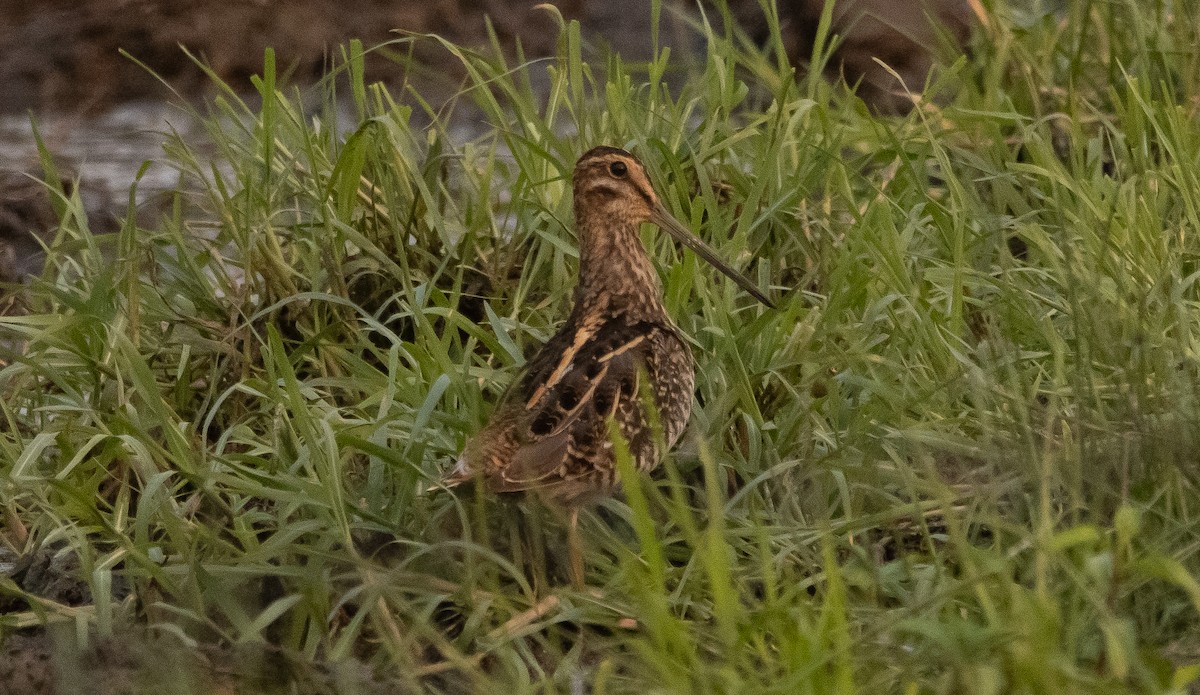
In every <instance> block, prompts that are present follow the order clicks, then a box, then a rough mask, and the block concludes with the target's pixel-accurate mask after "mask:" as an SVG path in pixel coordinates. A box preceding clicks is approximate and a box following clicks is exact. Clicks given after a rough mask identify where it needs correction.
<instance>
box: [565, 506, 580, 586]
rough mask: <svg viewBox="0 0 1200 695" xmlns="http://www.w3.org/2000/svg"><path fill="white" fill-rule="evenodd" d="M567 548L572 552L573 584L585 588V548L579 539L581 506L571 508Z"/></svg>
mask: <svg viewBox="0 0 1200 695" xmlns="http://www.w3.org/2000/svg"><path fill="white" fill-rule="evenodd" d="M567 549H568V551H569V552H570V554H571V585H572V586H574V587H575V588H576V589H582V588H583V548H582V547H581V545H580V540H579V507H572V508H571V518H570V520H569V521H568V522H567Z"/></svg>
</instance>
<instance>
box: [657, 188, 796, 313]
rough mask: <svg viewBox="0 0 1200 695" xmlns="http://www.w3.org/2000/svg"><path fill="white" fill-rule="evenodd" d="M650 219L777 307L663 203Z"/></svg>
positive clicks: (717, 267) (706, 260)
mask: <svg viewBox="0 0 1200 695" xmlns="http://www.w3.org/2000/svg"><path fill="white" fill-rule="evenodd" d="M650 221H651V222H653V223H654V224H656V225H658V226H659V227H661V228H662V229H664V230H666V232H667V233H668V234H670V235H671V236H673V237H675V238H676V239H678V240H679V243H681V244H683V245H684V246H686V247H688V248H689V249H691V250H693V251H695V252H696V255H697V256H699V257H701V258H703V259H704V261H705V262H706V263H708V264H709V265H711V266H712V267H714V268H716V269H717V270H719V271H721V272H722V273H724V274H725V275H726V276H727V277H728V278H729V279H730V280H733V281H734V282H736V283H737V284H738V285H739V286H740V287H741V288H742V289H744V290H746V291H747V292H749V293H750V294H752V295H753V296H754V298H755V299H757V300H758V301H760V302H762V303H763V304H765V305H767V306H768V307H771V308H772V309H774V308H775V305H774V304H773V303H772V302H771V300H770V299H767V295H765V294H763V293H762V291H761V290H759V289H758V287H757V286H755V284H754V283H752V282H750V279H749V278H747V277H746V276H745V275H742V274H741V273H739V272H738V271H736V270H734V269H733V268H731V267H729V265H728V264H726V263H725V261H723V260H721V259H720V258H719V257H718V256H717V252H716V251H714V250H713V249H712V247H711V246H709V245H708V244H706V243H704V240H703V239H701V238H700V237H698V236H696V235H695V234H693V233H692V232H691V230H690V229H688V228H687V227H685V226H683V223H682V222H680V221H679V220H677V219H675V218H674V217H673V216H672V215H671V213H669V212H667V209H666V208H665V207H663V205H662V203H658V204H656V205H655V206H654V209H653V213H652V214H651V216H650Z"/></svg>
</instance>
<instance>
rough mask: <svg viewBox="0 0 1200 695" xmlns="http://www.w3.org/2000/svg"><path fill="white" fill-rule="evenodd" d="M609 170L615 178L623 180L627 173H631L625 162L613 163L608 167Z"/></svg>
mask: <svg viewBox="0 0 1200 695" xmlns="http://www.w3.org/2000/svg"><path fill="white" fill-rule="evenodd" d="M608 170H609V171H610V172H611V173H612V175H613V176H616V177H617V178H621V177H622V176H624V175H625V172H627V171H629V167H627V166H625V162H613V163H612V164H609V165H608Z"/></svg>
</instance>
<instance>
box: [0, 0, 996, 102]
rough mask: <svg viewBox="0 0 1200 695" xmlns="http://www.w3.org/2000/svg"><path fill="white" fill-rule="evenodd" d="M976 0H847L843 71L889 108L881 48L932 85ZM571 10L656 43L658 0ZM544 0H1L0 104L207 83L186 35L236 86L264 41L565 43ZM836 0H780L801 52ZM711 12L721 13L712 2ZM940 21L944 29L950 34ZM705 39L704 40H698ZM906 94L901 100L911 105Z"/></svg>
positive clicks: (316, 68) (535, 50)
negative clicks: (652, 34) (945, 42)
mask: <svg viewBox="0 0 1200 695" xmlns="http://www.w3.org/2000/svg"><path fill="white" fill-rule="evenodd" d="M971 2H972V0H890V1H889V0H839V1H838V2H837V3H836V4H835V6H834V8H835V9H834V12H833V25H832V30H833V33H835V34H838V35H840V36H841V37H842V39H843V45H842V48H841V50H840V54H839V55H840V58H839V60H837V61H835V63H834V65H833V67H832V70H833V71H834V72H837V71H841V70H844V71H845V72H846V74H847V77H848V78H849V80H850V81H851V82H854V81H857V80H858V79H859V78H862V79H863V82H864V84H865V85H866V89H865V90H864V93H863V96H864V97H865V98H866V99H867V100H868V101H871V102H878V103H879V104H880V105H883V106H886V107H888V108H894V107H895V106H897V105H898V104H894V103H892V101H893V100H892V99H891V97H890V95H888V94H887V93H888V92H890V91H891V90H893V89H894V88H895V87H896V86H897V85H896V84H895V83H894V79H893V78H891V77H890V76H889V75H888V74H887V72H886V71H885V70H884V69H882V68H881V67H880V66H878V65H877V64H876V63H875V61H874V58H875V57H878V58H880V59H882V60H883V61H884V62H886V63H888V64H889V65H891V66H892V67H893V68H894V69H895V70H896V71H897V72H898V73H899V74H900V75H901V77H902V78H904V81H905V82H906V83H907V84H909V85H910V86H912V87H917V88H919V87H920V86H921V85H922V84H923V83H924V75H925V72H926V71H927V70H928V68H929V66H930V65H931V64H932V63H933V61H934V57H935V54H936V53H937V50H938V45H939V42H941V39H942V38H948V39H949V43H951V44H958V45H960V46H961V45H963V44H964V43H965V41H966V39H967V37H968V34H969V31H970V25H971V23H972V21H973V16H974V15H973V13H972V10H971ZM552 4H553V5H554V6H555V7H557V9H558V11H559V12H560V13H561V14H562V15H563V16H564V17H565V18H567V19H578V20H579V21H580V22H581V23H582V24H583V28H584V31H585V35H589V36H592V37H595V38H597V39H599V42H601V43H609V44H612V45H613V47H614V48H615V49H616V50H618V51H620V52H621V53H622V54H623V55H626V56H631V57H633V58H635V59H636V58H638V57H644V56H645V55H646V54H647V53H648V50H649V31H647V30H646V27H647V26H648V24H649V21H650V3H625V2H617V1H616V0H555V1H554V2H553V3H552ZM535 5H536V3H534V2H532V1H531V0H430V1H429V2H394V1H392V0H295V2H290V3H288V4H287V5H286V8H287V9H286V10H281V9H280V8H279V6H278V5H275V4H273V3H267V2H259V1H256V0H241V1H236V0H235V1H234V2H227V1H225V0H182V1H179V2H166V1H165V0H82V1H79V2H76V1H74V0H42V1H41V2H37V3H29V2H26V1H25V0H0V17H4V18H5V21H4V22H3V24H2V25H0V84H3V85H5V89H3V90H0V112H8V113H22V112H25V111H26V110H29V109H33V110H35V111H60V112H61V111H65V112H76V113H99V112H102V111H103V110H105V109H107V108H109V107H110V106H112V105H113V104H116V103H121V102H125V101H129V100H136V99H144V98H147V97H150V98H164V97H166V96H167V95H168V91H167V90H166V89H165V88H164V87H163V86H162V85H161V84H160V83H159V81H158V80H157V79H156V78H155V77H154V76H153V75H151V74H150V73H149V72H147V70H146V69H145V68H143V67H141V66H139V65H137V64H136V63H135V62H134V61H132V60H130V59H129V58H127V57H125V56H124V55H122V51H124V52H125V53H127V54H129V55H130V56H133V57H135V58H137V59H138V60H140V61H142V62H143V63H145V64H146V65H147V66H148V67H149V68H151V69H152V70H154V71H155V72H157V73H158V75H159V76H161V77H162V78H163V79H165V80H166V81H167V82H169V83H170V84H171V86H172V87H173V88H174V89H176V90H178V91H179V92H180V93H181V94H184V95H202V94H204V93H206V92H207V90H208V89H209V86H210V85H209V83H210V80H209V79H208V78H207V77H206V76H205V74H204V72H203V71H202V70H201V69H200V68H199V67H198V66H197V65H196V64H195V63H194V62H193V61H192V59H190V58H188V57H187V55H186V54H185V53H184V52H183V51H182V50H181V49H180V46H184V47H187V48H188V49H189V50H190V51H191V52H192V53H194V54H195V55H196V56H199V57H200V58H202V60H203V61H204V62H205V63H206V64H208V65H210V66H211V67H212V69H213V71H214V72H215V73H216V74H217V75H219V76H220V77H221V78H222V79H225V80H227V81H229V82H230V83H231V84H233V85H234V86H235V88H245V87H248V85H249V82H248V80H249V77H250V76H251V75H254V74H257V73H258V72H260V70H261V66H262V56H263V51H264V49H266V48H267V47H274V48H275V49H276V51H277V53H278V56H279V64H280V65H281V66H287V67H288V69H289V72H290V75H291V78H292V81H293V82H296V83H300V84H303V83H305V82H309V81H312V80H314V79H316V78H318V77H320V76H321V74H322V73H323V70H324V69H325V67H326V65H327V64H328V62H329V60H328V54H329V51H331V50H334V49H335V48H336V47H337V46H339V45H341V44H344V43H346V42H347V41H349V40H350V39H352V38H358V39H362V41H363V42H364V43H365V44H366V45H368V46H371V45H375V44H379V43H382V42H384V41H388V40H395V39H398V38H399V37H400V36H401V35H402V34H398V33H397V31H400V32H416V33H436V34H439V35H441V36H444V37H446V38H448V39H450V40H452V41H454V42H456V43H459V44H464V45H467V46H480V45H484V44H486V43H487V41H488V26H489V18H490V24H491V26H492V27H493V28H494V30H495V33H496V37H497V38H498V39H499V41H500V43H501V45H503V46H506V47H508V48H510V49H512V48H514V47H515V46H516V45H517V43H518V42H520V44H521V46H522V49H523V51H524V53H525V55H526V56H529V57H536V56H544V55H548V54H550V53H552V52H553V51H554V48H555V44H556V42H557V31H556V24H555V20H554V18H553V17H552V15H551V13H550V12H548V11H547V10H546V9H539V8H537V7H535ZM665 5H666V6H665V10H664V12H663V22H664V26H663V36H664V38H665V39H666V41H667V42H668V43H671V42H675V43H676V45H678V43H679V42H681V41H683V42H686V41H688V40H689V38H690V39H691V41H693V42H697V39H696V37H695V35H694V33H689V32H688V30H687V29H686V28H685V27H686V24H687V23H688V22H689V21H694V20H696V19H697V18H698V16H699V13H698V12H697V10H696V7H695V4H694V3H690V2H684V1H683V0H674V1H673V2H670V1H669V2H667V3H666V4H665ZM730 6H731V7H732V9H733V15H734V16H735V17H736V18H737V19H738V21H740V22H741V23H743V24H744V25H745V26H746V27H747V28H748V29H749V30H750V32H751V33H752V34H753V35H755V36H756V38H758V39H759V40H760V41H764V42H765V41H766V40H767V39H768V34H767V32H766V23H765V21H764V19H763V12H762V9H761V7H760V5H759V3H758V1H757V0H730ZM823 7H824V2H823V0H780V1H779V16H780V20H781V24H782V39H783V41H784V43H785V45H786V46H787V51H788V55H789V57H790V58H791V59H792V62H793V63H794V64H796V65H797V66H800V67H803V65H804V64H805V63H806V62H807V60H808V58H809V55H810V54H811V50H812V41H813V38H814V37H815V35H816V30H817V25H818V22H819V20H820V16H821V11H822V9H823ZM706 9H707V10H708V12H707V14H708V16H709V17H710V18H714V19H715V18H719V17H721V14H722V13H721V12H720V10H719V9H718V7H717V6H716V4H715V3H711V2H710V3H708V4H707V7H706ZM939 33H941V34H942V36H939ZM697 43H698V42H697ZM410 48H411V50H412V51H413V54H414V57H415V58H416V60H417V62H419V63H420V64H422V65H425V66H430V67H431V68H432V70H433V72H434V73H435V74H436V73H438V72H444V73H447V74H448V75H452V74H453V72H454V70H455V65H454V64H453V61H452V60H448V59H447V58H448V57H447V56H446V55H445V54H444V52H443V51H441V50H440V49H439V48H438V47H437V46H436V44H435V43H434V42H428V41H426V42H417V43H416V44H415V45H413V46H411V47H410V46H408V45H399V44H398V45H396V46H395V51H396V52H397V53H401V54H403V53H406V52H407V51H409V50H410ZM368 68H369V70H371V77H372V78H373V79H380V80H384V81H390V80H398V79H400V78H402V77H403V75H402V74H401V73H402V69H401V68H400V66H399V64H398V63H396V62H394V61H390V60H388V59H387V58H385V57H384V56H383V54H379V55H377V56H375V57H374V58H373V59H372V60H371V62H370V63H369V65H368ZM899 105H901V106H902V104H899Z"/></svg>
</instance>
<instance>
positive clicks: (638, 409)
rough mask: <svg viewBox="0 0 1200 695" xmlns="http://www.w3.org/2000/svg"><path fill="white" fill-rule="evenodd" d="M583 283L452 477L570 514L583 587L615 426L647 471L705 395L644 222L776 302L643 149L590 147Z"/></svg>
mask: <svg viewBox="0 0 1200 695" xmlns="http://www.w3.org/2000/svg"><path fill="white" fill-rule="evenodd" d="M572 194H573V197H574V201H573V206H574V217H575V227H576V232H577V236H578V240H579V279H578V284H577V285H576V286H575V290H574V294H573V298H572V304H573V305H572V309H571V313H570V315H569V316H568V318H567V320H566V322H565V323H564V324H563V326H562V328H561V329H559V331H558V332H557V333H555V334H554V335H553V337H551V338H550V340H549V341H547V342H546V343H545V345H544V346H543V347H542V348H541V349H540V350H539V351H538V352H536V354H535V355H534V356H533V357H532V358H531V359H529V360H528V361H527V362H526V364H525V366H524V368H523V370H522V372H521V373H520V374H519V375H518V376H517V378H516V379H515V380H514V382H513V383H512V385H511V386H510V387H509V388H508V389H507V390H506V391H505V393H504V394H503V395H502V396H501V398H500V399H499V402H498V404H497V406H496V407H495V409H494V411H493V412H492V415H491V417H490V419H489V420H488V422H487V424H486V425H485V426H484V427H483V429H481V430H480V431H479V432H478V433H477V434H476V435H475V436H473V437H471V438H470V439H469V440H468V441H467V443H466V445H465V446H464V448H463V450H462V453H461V455H460V456H459V458H458V460H457V462H456V464H455V466H454V468H453V469H452V470H451V471H450V472H449V474H448V475H447V476H446V477H445V478H444V479H443V481H442V484H443V485H444V486H446V487H452V486H455V485H458V484H461V483H465V482H468V481H472V480H475V481H478V482H481V483H482V484H483V485H485V486H486V489H487V490H488V491H490V492H492V493H512V492H530V491H531V492H533V493H535V494H536V495H538V496H539V497H540V498H542V499H543V500H544V501H545V502H547V503H548V504H549V505H550V506H552V507H555V508H558V509H563V510H566V511H567V512H568V513H569V517H568V519H569V521H568V549H569V555H570V572H571V581H572V584H573V585H574V586H575V587H577V588H582V587H583V586H584V569H583V556H582V549H581V546H580V540H579V512H580V509H581V508H583V507H586V506H587V505H589V504H592V503H595V502H598V501H600V500H602V499H603V498H605V497H607V496H610V495H612V494H614V493H615V492H616V491H617V490H618V489H619V488H620V479H619V475H618V472H617V464H616V454H615V449H614V437H613V436H612V435H611V434H610V423H612V424H613V425H615V427H614V429H615V431H617V432H619V433H620V436H621V438H622V439H624V441H625V442H626V444H627V446H628V451H629V454H630V456H631V458H632V460H633V462H634V464H635V466H636V468H637V469H638V470H641V471H647V470H651V469H653V468H655V467H656V466H658V464H659V463H660V462H661V460H662V457H663V455H664V454H665V453H666V452H667V451H669V450H670V449H671V448H672V447H673V446H674V445H675V444H676V442H678V441H679V438H680V436H681V435H682V434H683V432H684V429H685V428H686V426H687V423H688V419H689V418H690V416H691V412H692V401H693V399H694V397H695V394H694V388H695V368H696V363H695V360H694V358H693V357H692V353H691V350H690V348H689V346H688V341H687V339H686V338H685V337H684V334H683V333H682V332H681V331H680V329H679V328H678V326H676V324H675V322H674V321H673V320H672V319H671V316H670V315H669V314H668V313H667V310H666V307H665V306H664V304H663V290H662V284H661V282H660V281H659V278H658V274H657V273H656V272H655V269H654V265H653V263H652V261H651V258H650V255H649V254H648V253H647V252H646V249H645V247H644V246H643V245H642V240H641V233H640V229H641V226H642V224H643V223H646V222H652V223H654V224H656V225H657V226H658V227H659V228H661V229H663V230H664V231H666V232H667V233H668V234H670V235H671V236H672V237H674V238H675V239H677V240H678V241H679V242H681V243H682V244H683V245H684V246H686V247H688V248H690V249H692V250H693V251H695V252H696V253H697V255H699V256H700V257H701V258H703V259H704V260H705V261H706V262H708V263H709V264H711V265H713V266H714V267H716V268H717V269H718V270H720V271H721V272H722V273H724V274H725V275H727V276H729V277H730V278H731V279H733V280H734V281H735V282H737V284H739V285H740V286H741V287H742V288H744V289H745V290H746V291H747V292H749V293H750V294H751V295H753V296H754V297H755V298H756V299H758V300H759V301H760V302H762V303H763V304H765V305H766V306H768V307H772V306H773V304H772V302H771V301H770V300H769V299H768V298H767V297H766V295H764V294H763V293H762V292H761V291H760V290H759V289H758V288H757V287H756V286H755V285H754V284H753V283H752V282H750V280H748V279H746V278H745V277H744V276H742V275H741V274H739V273H738V272H737V271H735V270H734V269H732V268H731V267H730V266H729V265H727V264H726V263H724V262H723V261H722V260H721V259H720V258H719V257H718V255H717V253H716V252H715V251H714V250H713V249H712V248H711V247H709V246H708V245H707V244H705V243H704V242H703V241H702V240H701V239H700V238H699V237H697V236H696V235H694V234H693V233H692V232H691V231H690V230H689V229H688V228H687V227H686V226H684V225H683V224H682V223H681V222H679V221H678V220H677V219H675V217H673V216H672V215H671V213H670V212H668V211H667V209H666V207H665V206H664V205H663V204H662V202H661V201H660V199H659V197H658V194H657V193H655V191H654V187H653V186H652V185H651V183H650V179H649V177H648V176H647V174H646V169H645V167H644V166H643V165H642V163H641V161H639V160H638V158H637V157H635V156H634V155H633V154H630V153H629V152H627V151H625V150H623V149H620V148H616V147H610V146H603V145H602V146H597V147H593V148H592V149H590V150H588V151H587V152H585V153H584V154H583V155H582V156H581V157H580V158H579V160H578V161H577V162H576V164H575V170H574V174H573V177H572Z"/></svg>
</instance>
